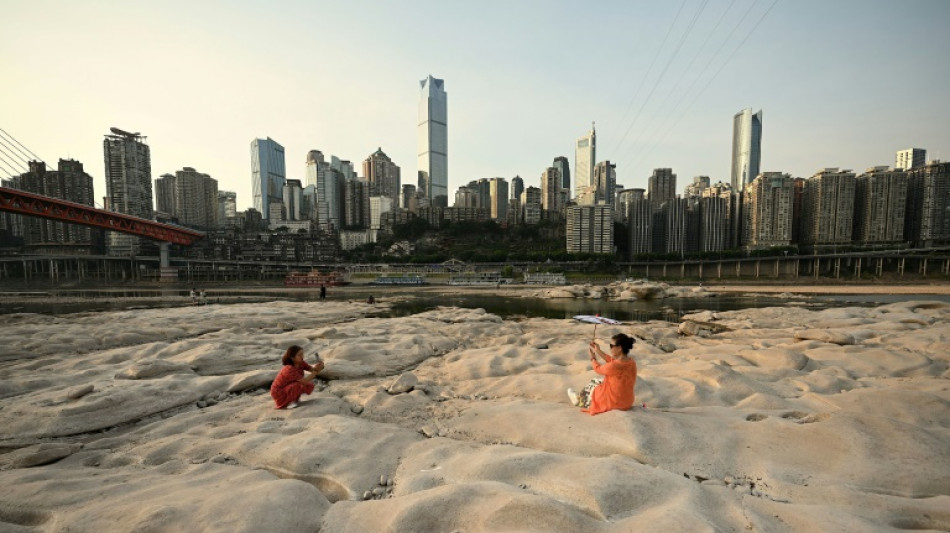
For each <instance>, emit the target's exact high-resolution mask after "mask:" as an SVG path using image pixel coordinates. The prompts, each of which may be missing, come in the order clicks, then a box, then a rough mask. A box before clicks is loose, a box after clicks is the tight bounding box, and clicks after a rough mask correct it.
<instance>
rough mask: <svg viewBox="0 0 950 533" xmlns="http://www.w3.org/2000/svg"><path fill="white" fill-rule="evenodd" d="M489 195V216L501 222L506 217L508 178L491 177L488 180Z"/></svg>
mask: <svg viewBox="0 0 950 533" xmlns="http://www.w3.org/2000/svg"><path fill="white" fill-rule="evenodd" d="M488 190H489V194H490V195H491V218H492V220H496V221H499V222H503V221H505V220H507V218H508V180H506V179H505V178H492V179H491V180H489V182H488Z"/></svg>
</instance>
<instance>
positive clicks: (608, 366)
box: [567, 333, 637, 415]
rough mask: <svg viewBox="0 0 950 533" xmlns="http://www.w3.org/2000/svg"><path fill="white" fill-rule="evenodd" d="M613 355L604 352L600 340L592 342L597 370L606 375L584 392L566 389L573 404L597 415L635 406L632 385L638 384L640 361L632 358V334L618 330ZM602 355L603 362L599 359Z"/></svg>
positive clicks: (592, 359)
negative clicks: (638, 362)
mask: <svg viewBox="0 0 950 533" xmlns="http://www.w3.org/2000/svg"><path fill="white" fill-rule="evenodd" d="M610 340H611V341H613V342H612V343H611V345H610V355H607V354H606V353H604V351H603V350H601V348H600V346H599V345H598V344H597V341H596V340H594V341H591V343H590V346H589V348H588V353H589V354H590V361H591V365H592V366H593V367H594V372H597V373H598V374H600V375H601V376H604V377H603V378H595V379H593V380H591V382H590V383H589V384H588V385H587V387H585V388H584V390H583V391H581V393H580V394H577V393H576V392H574V389H567V396H568V398H570V399H571V403H572V404H574V405H577V406H580V407H583V408H584V409H582V411H583V412H585V413H590V414H592V415H596V414H599V413H603V412H605V411H610V410H611V409H620V410H622V411H625V410H627V409H630V408H631V407H633V400H634V396H633V387H634V385H636V383H637V363H636V361H634V360H633V358H631V357H630V355H629V354H630V350H631V349H632V348H633V343H634V340H633V337H628V336H627V335H624V334H623V333H618V334H617V335H614V336H613V337H611V339H610ZM598 357H601V358H602V359H603V360H604V364H601V363H600V362H599V361H598V360H597V358H598Z"/></svg>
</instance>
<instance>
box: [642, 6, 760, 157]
mask: <svg viewBox="0 0 950 533" xmlns="http://www.w3.org/2000/svg"><path fill="white" fill-rule="evenodd" d="M757 3H758V0H753V2H752V3H751V4H750V5H749V8H748V9H746V11H745V13H743V14H742V18H740V19H739V21H738V22H737V23H736V24H735V26H733V27H732V30H731V31H730V32H729V35H727V36H726V38H725V39H723V41H722V42H721V43H719V47H718V48H716V51H715V52H713V54H712V56H711V58H710V60H709V61H707V62H706V65H705V66H704V67H703V70H702V71H701V72H700V73H699V75H698V76H696V77H695V78H693V82H692V83H691V84H690V86H689V89H687V90H686V92H685V93H683V96H682V97H681V98H680V100H679V101H677V103H676V105H675V106H674V107H673V111H671V112H670V116H673V115H675V114H676V110H677V109H679V106H680V104H682V103H683V101H685V100H686V98H687V95H688V94H689V93H690V91H692V89H693V87H694V86H695V85H696V82H698V81H699V80H701V79H703V76H705V74H706V71H708V70H709V67H710V66H712V65H714V64H715V63H716V60H715V58H717V57H719V54H720V52H722V51H723V49H725V47H726V44H728V43H729V41H730V40H731V39H732V36H733V35H735V33H736V30H738V29H739V28H741V27H742V23H743V22H745V20H746V18H748V16H749V14H750V13H752V11H753V9H754V8H755V6H756V4H757ZM654 139H656V137H654ZM655 144H658V141H654V143H653V144H651V145H650V149H649V150H645V149H644V148H645V147H644V146H642V145H641V146H640V148H637V147H634V148H632V149H631V151H630V155H631V160H633V161H635V162H637V163H639V161H640V160H639V158H640V157H642V155H643V154H644V153H649V152H650V150H652V149H653V147H654V145H655Z"/></svg>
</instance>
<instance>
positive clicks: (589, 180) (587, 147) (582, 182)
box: [574, 124, 597, 205]
mask: <svg viewBox="0 0 950 533" xmlns="http://www.w3.org/2000/svg"><path fill="white" fill-rule="evenodd" d="M574 150H575V151H574V196H575V197H576V198H577V203H578V204H584V205H593V203H594V200H593V190H592V189H591V188H592V187H593V186H594V183H593V180H594V161H596V160H597V159H596V157H597V131H596V130H595V129H594V125H593V124H591V127H590V132H588V133H587V135H585V136H583V137H581V138H580V139H577V143H576V144H575V146H574ZM588 196H590V198H589V199H588Z"/></svg>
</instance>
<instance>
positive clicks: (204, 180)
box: [155, 167, 218, 229]
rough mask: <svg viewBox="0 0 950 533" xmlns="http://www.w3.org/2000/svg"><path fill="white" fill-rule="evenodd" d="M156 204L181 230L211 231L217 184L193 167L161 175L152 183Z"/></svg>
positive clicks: (214, 223)
mask: <svg viewBox="0 0 950 533" xmlns="http://www.w3.org/2000/svg"><path fill="white" fill-rule="evenodd" d="M155 204H156V208H157V209H158V210H159V211H161V212H163V213H167V214H168V215H171V216H172V217H175V218H177V219H178V223H179V224H181V225H183V226H191V227H195V228H200V229H211V228H213V227H215V226H216V225H217V224H218V222H217V212H218V181H217V180H216V179H214V178H212V177H211V176H209V175H207V174H203V173H201V172H198V171H197V170H195V169H194V168H192V167H184V168H182V170H176V171H175V174H163V175H162V176H161V177H160V178H158V179H157V180H155Z"/></svg>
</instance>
